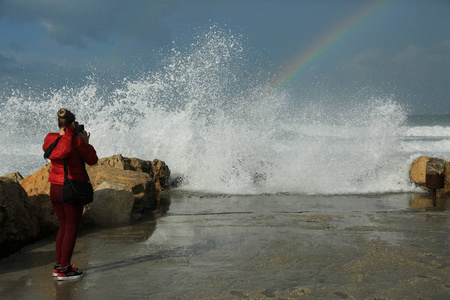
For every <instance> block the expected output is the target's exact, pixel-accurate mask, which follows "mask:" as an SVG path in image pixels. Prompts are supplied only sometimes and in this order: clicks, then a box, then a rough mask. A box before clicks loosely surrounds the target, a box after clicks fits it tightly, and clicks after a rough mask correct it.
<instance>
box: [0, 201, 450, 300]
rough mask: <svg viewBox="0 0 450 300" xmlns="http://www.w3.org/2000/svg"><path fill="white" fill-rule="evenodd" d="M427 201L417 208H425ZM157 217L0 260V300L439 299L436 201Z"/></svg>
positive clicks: (442, 224)
mask: <svg viewBox="0 0 450 300" xmlns="http://www.w3.org/2000/svg"><path fill="white" fill-rule="evenodd" d="M427 197H428V198H427ZM171 200H172V204H171V206H170V208H169V211H168V213H167V215H165V216H164V217H162V218H160V219H158V220H148V221H141V222H139V223H136V224H133V225H129V226H124V227H120V228H111V229H91V228H84V229H83V230H82V231H81V233H80V236H79V238H78V243H77V246H76V248H75V253H74V257H73V263H75V264H76V265H77V266H78V267H79V268H80V269H82V270H84V271H85V273H86V276H84V277H83V278H82V279H79V280H75V281H72V282H57V281H56V280H54V279H53V278H52V267H53V262H54V261H53V259H54V252H53V251H54V250H53V247H54V236H53V237H49V238H47V239H45V240H42V241H40V242H38V243H35V244H33V245H30V246H27V247H25V248H23V249H22V250H21V251H20V252H19V253H16V254H14V255H11V256H9V257H7V258H5V259H3V260H0V298H1V299H83V300H84V299H247V298H248V299H450V256H449V254H450V253H449V246H450V245H449V242H450V235H449V233H450V215H449V209H450V206H449V201H448V199H447V200H446V202H445V201H443V200H444V199H440V200H439V201H438V206H439V207H438V208H433V207H430V204H431V198H429V196H428V195H413V194H389V195H374V196H329V197H327V196H298V195H295V196H293V195H277V196H221V197H218V196H208V195H200V196H199V195H186V194H181V193H174V194H172V199H171Z"/></svg>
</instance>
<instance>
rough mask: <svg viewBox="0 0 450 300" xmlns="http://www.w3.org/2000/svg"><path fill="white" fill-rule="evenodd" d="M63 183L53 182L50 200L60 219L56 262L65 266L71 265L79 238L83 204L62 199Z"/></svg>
mask: <svg viewBox="0 0 450 300" xmlns="http://www.w3.org/2000/svg"><path fill="white" fill-rule="evenodd" d="M61 195H62V185H59V184H53V183H52V184H51V186H50V200H51V201H52V206H53V209H54V210H55V213H56V216H57V217H58V221H59V231H58V235H57V236H56V264H57V265H61V267H65V266H67V265H70V259H71V258H72V253H73V249H74V247H75V243H76V240H77V232H78V226H79V225H80V221H81V215H82V214H83V206H75V205H70V204H66V203H63V202H62V201H61Z"/></svg>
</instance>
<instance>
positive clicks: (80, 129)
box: [75, 122, 84, 133]
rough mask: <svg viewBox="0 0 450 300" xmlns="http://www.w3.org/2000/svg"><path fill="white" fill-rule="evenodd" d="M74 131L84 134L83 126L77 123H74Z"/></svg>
mask: <svg viewBox="0 0 450 300" xmlns="http://www.w3.org/2000/svg"><path fill="white" fill-rule="evenodd" d="M75 129H76V131H77V133H83V132H84V125H83V124H79V123H78V122H75Z"/></svg>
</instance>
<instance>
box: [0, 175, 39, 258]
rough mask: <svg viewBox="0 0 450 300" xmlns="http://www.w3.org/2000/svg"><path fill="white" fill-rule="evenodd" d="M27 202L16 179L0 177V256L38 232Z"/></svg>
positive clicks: (16, 248)
mask: <svg viewBox="0 0 450 300" xmlns="http://www.w3.org/2000/svg"><path fill="white" fill-rule="evenodd" d="M27 204H28V197H27V193H26V192H25V190H24V189H23V188H22V186H21V185H20V184H19V183H18V182H17V181H15V180H14V179H12V178H6V177H2V178H0V258H1V257H4V256H6V255H9V254H10V253H12V252H14V251H17V250H18V249H20V247H22V246H23V245H25V244H26V243H28V242H30V241H32V240H34V239H35V238H36V237H37V236H38V234H39V233H40V230H39V226H38V221H37V218H36V216H35V215H34V214H32V211H30V210H29V208H28V207H27Z"/></svg>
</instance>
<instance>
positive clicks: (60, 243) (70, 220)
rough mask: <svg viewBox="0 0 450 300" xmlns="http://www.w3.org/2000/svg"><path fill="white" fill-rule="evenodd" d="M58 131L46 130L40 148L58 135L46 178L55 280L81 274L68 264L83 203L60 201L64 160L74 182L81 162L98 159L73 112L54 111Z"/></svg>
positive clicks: (80, 177)
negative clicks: (53, 220) (54, 223)
mask: <svg viewBox="0 0 450 300" xmlns="http://www.w3.org/2000/svg"><path fill="white" fill-rule="evenodd" d="M58 126H59V128H60V132H59V133H49V134H48V135H47V136H46V137H45V141H44V145H43V146H42V148H43V150H44V151H45V150H47V148H48V147H49V146H50V145H51V144H52V143H53V142H55V141H56V140H57V138H58V137H61V139H60V140H59V142H58V143H57V145H56V147H55V148H54V149H53V151H52V153H51V155H50V157H49V158H50V160H51V163H52V166H51V170H50V175H49V178H48V181H49V182H50V183H51V185H50V200H51V202H52V206H53V209H54V210H55V213H56V216H57V217H58V221H59V231H58V235H57V236H56V264H55V267H54V269H53V276H55V277H56V279H57V280H70V279H76V278H80V277H82V276H83V272H81V271H79V270H78V269H77V268H75V266H74V265H72V264H71V263H70V260H71V258H72V253H73V249H74V247H75V242H76V238H77V231H78V226H79V224H80V220H81V215H82V213H83V206H75V205H70V204H66V203H63V202H62V201H61V196H62V187H63V182H64V161H66V163H67V169H68V176H69V178H70V179H73V180H76V181H85V180H86V179H85V174H84V163H85V162H86V163H87V164H89V165H94V164H96V163H97V161H98V157H97V154H96V152H95V149H94V147H92V146H91V145H90V144H89V137H90V133H87V132H86V131H83V132H78V133H77V131H76V129H75V115H74V114H73V113H71V112H70V111H68V110H67V109H65V108H61V109H60V110H59V111H58Z"/></svg>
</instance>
